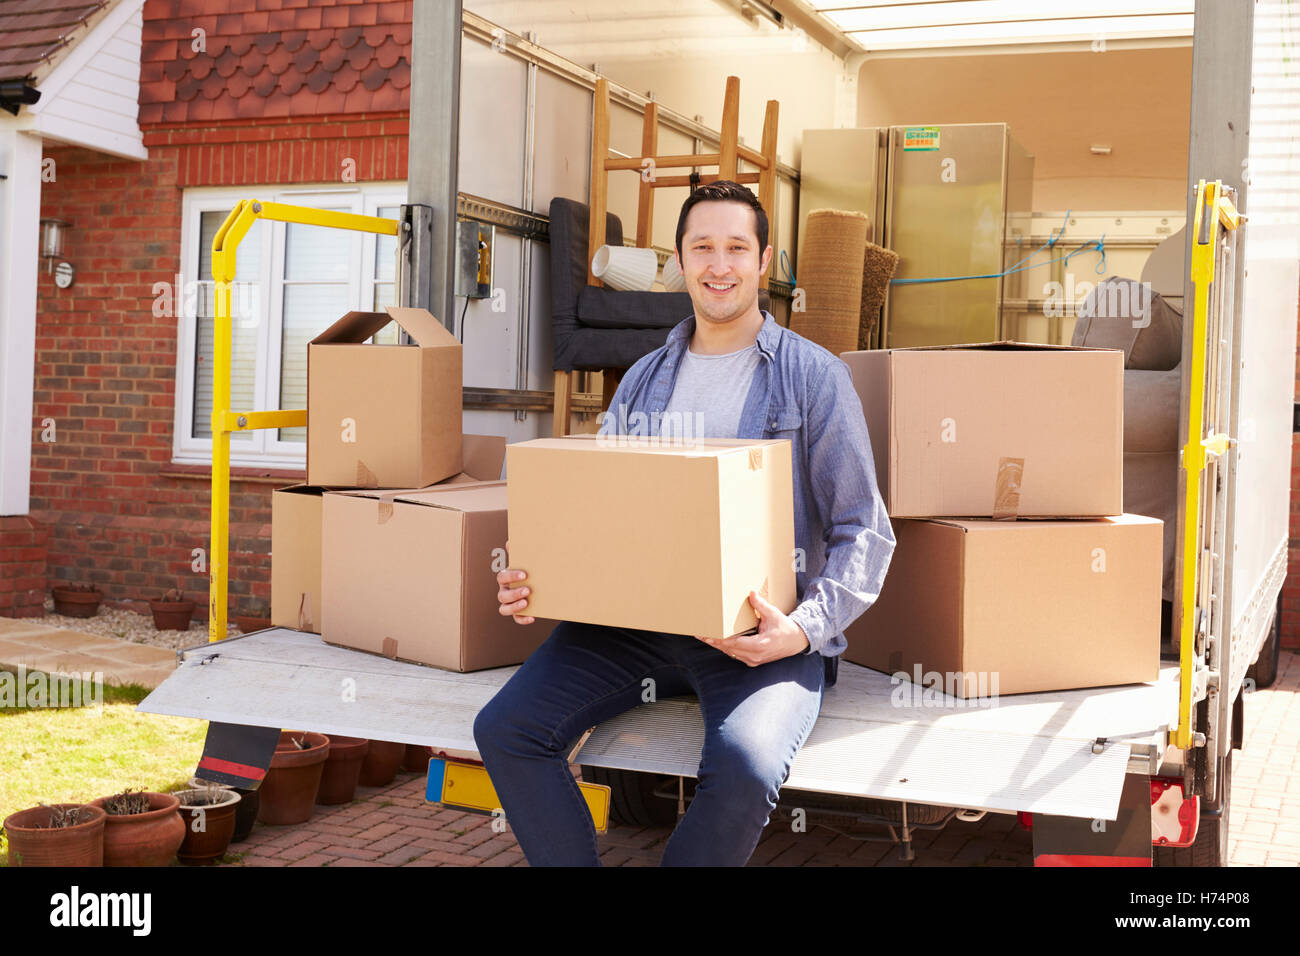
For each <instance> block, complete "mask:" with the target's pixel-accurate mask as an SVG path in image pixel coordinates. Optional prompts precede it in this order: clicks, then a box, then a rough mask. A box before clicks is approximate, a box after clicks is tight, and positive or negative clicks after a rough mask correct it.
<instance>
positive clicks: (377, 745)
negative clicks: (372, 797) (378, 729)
mask: <svg viewBox="0 0 1300 956" xmlns="http://www.w3.org/2000/svg"><path fill="white" fill-rule="evenodd" d="M405 757H406V744H399V743H395V742H394V741H391V740H372V741H370V748H369V749H368V750H367V751H366V757H365V759H364V760H362V761H361V774H360V776H359V777H358V778H357V783H359V784H360V785H361V786H363V787H385V786H387V785H388V784H390V783H392V782H393V778H394V777H396V776H397V768H398V767H400V766H401V765H402V760H403V758H405Z"/></svg>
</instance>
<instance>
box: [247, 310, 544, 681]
mask: <svg viewBox="0 0 1300 956" xmlns="http://www.w3.org/2000/svg"><path fill="white" fill-rule="evenodd" d="M390 321H396V322H397V323H398V325H400V326H401V327H402V328H403V329H404V330H406V332H408V333H409V334H410V336H411V338H412V339H414V340H415V344H414V345H403V346H386V345H375V344H369V343H368V342H367V340H368V339H369V338H371V337H372V336H373V335H374V334H375V333H376V332H378V331H379V330H380V329H381V328H383V327H384V326H385V325H387V324H388V323H389V322H390ZM307 359H308V361H307V482H306V484H303V485H295V486H292V487H290V488H284V489H280V490H279V491H276V492H275V493H274V494H273V496H272V504H271V515H272V517H271V522H272V543H271V562H272V565H271V593H272V597H271V614H272V621H273V623H275V624H277V625H280V626H285V627H293V628H297V629H300V630H305V631H315V632H317V633H319V634H320V635H321V637H322V638H323V639H324V640H325V641H326V642H327V643H330V644H337V645H339V646H342V647H351V648H356V649H359V650H366V651H372V652H375V653H379V654H384V655H385V656H387V657H390V658H398V659H402V660H408V661H413V662H416V663H421V664H431V665H434V666H438V667H445V668H448V669H451V670H460V671H467V670H477V669H481V668H486V667H500V666H505V665H509V664H517V663H520V662H521V661H523V660H524V658H525V657H527V656H528V654H529V653H531V651H532V650H533V649H534V648H536V647H537V645H539V644H540V643H541V642H542V641H544V640H545V639H546V638H547V636H548V635H549V634H550V630H551V627H553V626H554V622H553V621H549V620H542V619H539V620H537V621H536V622H535V623H534V624H532V625H529V626H527V627H524V626H520V625H518V624H516V623H515V622H514V621H513V620H511V619H509V618H506V617H503V616H502V615H501V614H500V613H499V612H498V602H497V599H496V592H497V585H496V581H495V573H494V571H495V570H496V567H495V566H496V565H497V564H498V563H499V562H500V561H501V559H502V558H503V556H504V553H505V519H506V508H505V500H504V487H503V483H502V482H501V480H500V479H501V468H502V464H503V461H504V457H505V439H503V438H495V437H488V436H479V435H463V434H462V431H461V416H462V408H461V394H462V392H461V387H462V374H461V367H462V366H461V346H460V343H459V342H458V341H456V339H455V337H454V336H452V335H451V333H449V332H448V331H447V330H446V329H445V328H443V326H442V325H441V324H440V323H439V322H438V321H437V320H436V319H435V318H434V317H433V316H432V315H431V314H429V312H427V311H425V310H424V309H407V308H390V309H389V310H388V311H387V312H385V313H372V312H351V313H349V314H348V315H345V316H344V317H343V318H342V319H340V320H339V321H338V322H336V323H335V324H334V325H333V326H331V327H330V328H329V329H327V330H326V331H325V332H323V333H322V334H321V335H319V336H317V337H316V338H315V339H313V340H312V342H311V343H310V344H309V345H308V347H307ZM500 566H501V567H504V564H500Z"/></svg>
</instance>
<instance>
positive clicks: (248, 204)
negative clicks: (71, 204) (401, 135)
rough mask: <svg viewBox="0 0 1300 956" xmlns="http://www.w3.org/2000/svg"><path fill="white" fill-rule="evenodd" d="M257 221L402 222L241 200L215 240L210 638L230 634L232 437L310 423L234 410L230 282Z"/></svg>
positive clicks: (380, 227) (378, 229)
mask: <svg viewBox="0 0 1300 956" xmlns="http://www.w3.org/2000/svg"><path fill="white" fill-rule="evenodd" d="M258 219H272V220H275V221H277V222H296V223H301V224H303V225H308V226H329V227H332V228H335V229H351V230H353V231H354V232H373V233H378V234H379V235H383V236H396V235H397V232H398V228H399V226H400V223H399V222H398V221H397V220H396V219H384V218H381V217H379V216H358V215H357V214H356V213H350V212H334V211H332V210H329V209H313V208H311V207H308V206H291V205H287V204H285V203H276V202H265V203H264V202H259V201H257V200H256V199H241V200H240V201H239V203H238V204H237V205H236V206H235V208H234V209H232V210H230V214H229V215H228V216H226V218H225V221H224V222H222V224H221V228H220V229H218V230H217V234H216V235H215V236H213V238H212V278H213V284H214V286H215V296H216V303H215V305H216V308H215V310H214V311H215V316H216V318H215V320H214V323H213V325H214V328H213V334H212V339H213V346H214V354H213V357H212V516H211V517H212V532H211V538H210V540H209V542H208V546H209V550H210V552H211V553H210V554H209V556H208V640H209V641H219V640H222V639H223V638H224V637H225V636H226V611H227V607H226V602H227V595H226V590H227V579H228V568H227V562H228V561H229V558H230V433H231V432H236V431H249V430H251V429H254V428H293V427H297V426H302V425H306V424H307V410H306V409H305V408H299V409H290V410H285V411H266V412H254V411H245V412H236V411H232V410H231V408H230V352H231V334H230V333H231V329H230V284H231V283H232V282H234V281H235V251H236V250H237V249H238V248H239V244H240V242H242V241H243V239H244V236H246V235H247V234H248V230H249V229H250V228H252V225H253V223H254V222H255V221H257V220H258Z"/></svg>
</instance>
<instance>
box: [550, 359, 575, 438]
mask: <svg viewBox="0 0 1300 956" xmlns="http://www.w3.org/2000/svg"><path fill="white" fill-rule="evenodd" d="M570 374H571V373H569V372H556V373H555V413H554V415H553V417H552V422H551V435H552V436H553V437H555V438H562V437H564V436H565V435H567V434H569V409H570V408H571V406H572V402H571V401H570V395H569V375H570Z"/></svg>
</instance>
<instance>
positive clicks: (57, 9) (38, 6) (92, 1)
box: [0, 0, 110, 80]
mask: <svg viewBox="0 0 1300 956" xmlns="http://www.w3.org/2000/svg"><path fill="white" fill-rule="evenodd" d="M109 2H110V0H81V2H78V0H60V2H57V3H56V2H51V0H35V2H33V0H0V80H18V79H29V78H31V77H32V76H33V75H34V74H35V73H36V72H37V71H38V70H41V69H42V68H47V67H49V66H51V65H52V64H53V63H54V62H55V61H56V60H58V59H59V58H60V57H62V56H63V55H64V54H65V53H66V52H67V51H68V50H70V49H71V48H72V46H73V45H74V44H75V43H76V42H77V41H78V40H79V39H81V38H82V37H83V36H85V35H86V22H87V21H88V20H89V19H90V18H91V17H93V16H94V15H95V14H96V13H98V12H100V11H101V10H102V9H103V8H104V7H106V6H107V5H108V4H109ZM51 8H53V9H51Z"/></svg>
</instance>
